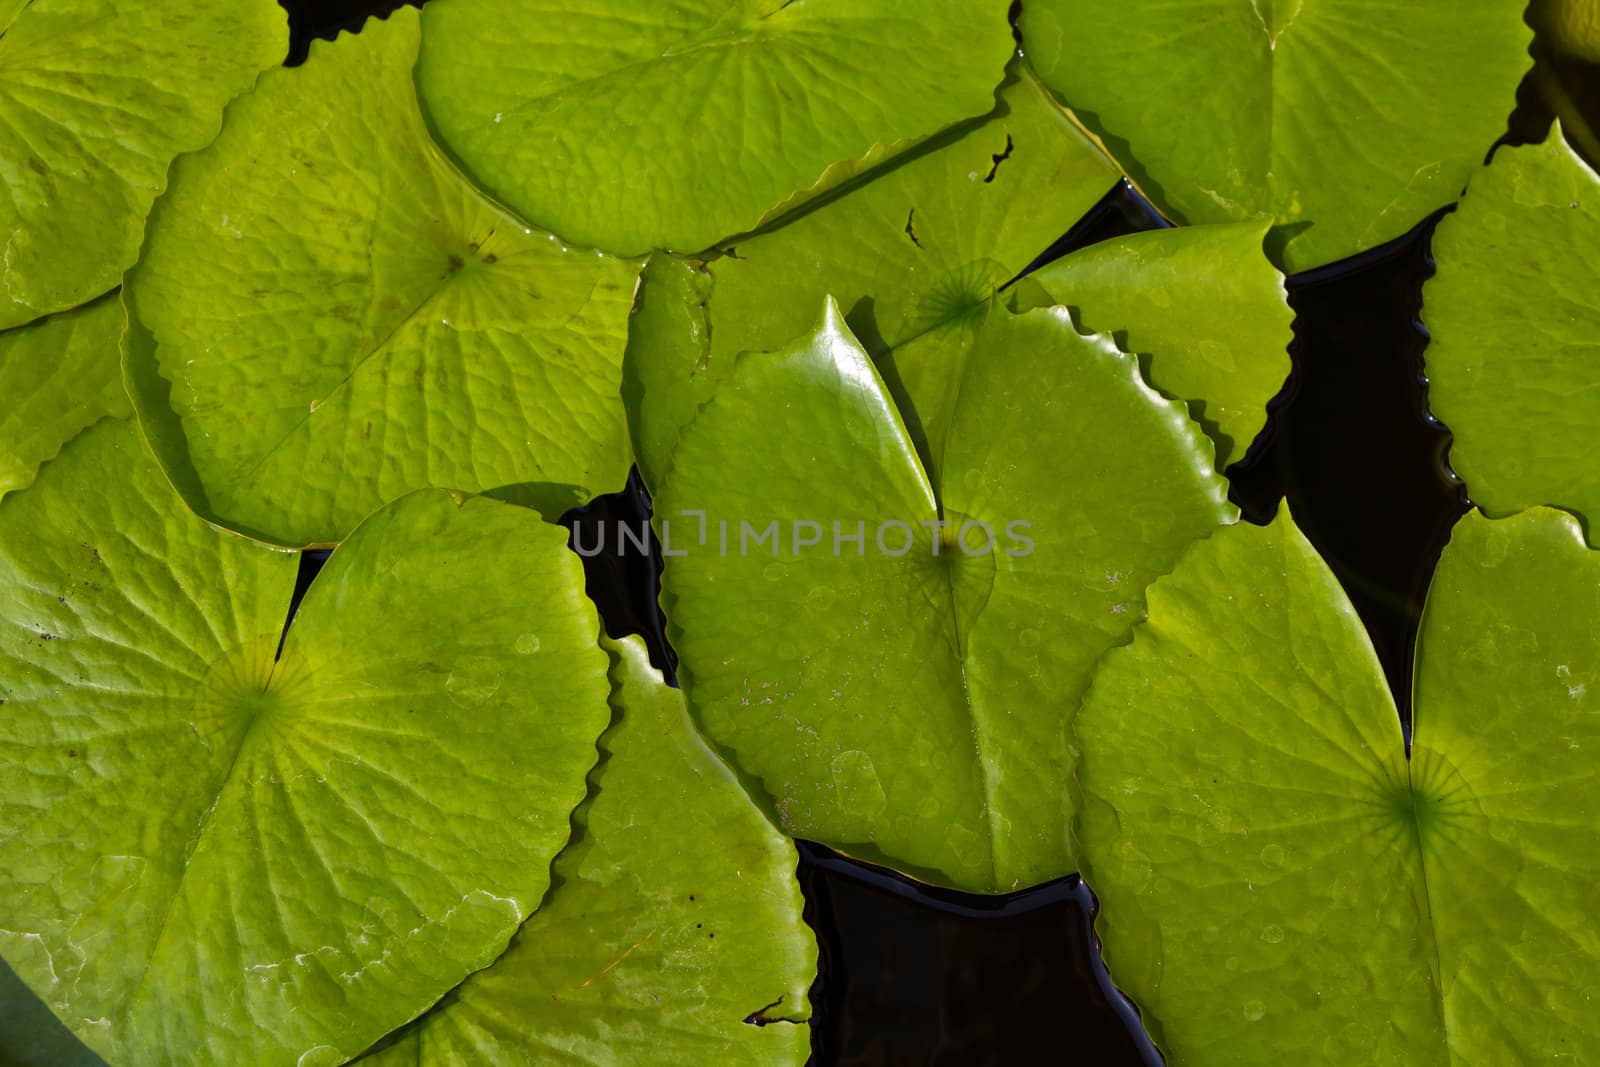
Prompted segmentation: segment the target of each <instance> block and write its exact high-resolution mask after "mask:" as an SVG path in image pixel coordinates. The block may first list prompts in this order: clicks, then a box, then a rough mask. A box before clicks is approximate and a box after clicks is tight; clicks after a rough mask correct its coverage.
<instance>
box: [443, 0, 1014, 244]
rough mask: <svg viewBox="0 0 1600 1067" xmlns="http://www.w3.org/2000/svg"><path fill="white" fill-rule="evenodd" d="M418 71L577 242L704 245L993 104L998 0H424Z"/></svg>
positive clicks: (552, 225) (522, 206)
mask: <svg viewBox="0 0 1600 1067" xmlns="http://www.w3.org/2000/svg"><path fill="white" fill-rule="evenodd" d="M423 18H424V22H425V25H426V27H427V33H426V34H425V37H424V47H423V51H422V62H421V65H420V66H419V68H418V72H417V73H418V83H419V85H420V86H421V91H422V95H423V99H424V101H425V102H426V105H427V108H428V113H429V117H430V118H431V119H432V120H433V122H434V124H435V126H436V128H437V129H438V130H439V132H440V135H441V137H442V138H443V140H444V142H445V143H446V144H447V145H449V146H450V148H451V149H452V150H453V151H454V152H455V154H456V155H457V156H458V157H459V158H460V159H461V160H463V161H464V162H465V164H466V169H467V171H468V172H469V173H471V174H472V175H473V177H474V178H476V179H478V180H479V181H481V182H483V183H484V186H485V188H487V189H489V190H490V191H491V192H493V193H494V194H495V195H496V196H498V197H500V198H501V199H502V200H504V201H505V202H506V203H507V204H510V205H511V206H512V207H514V208H516V209H517V210H518V211H520V212H522V213H523V214H524V215H525V216H527V217H528V218H529V219H531V220H533V221H534V222H535V223H536V224H538V225H540V226H546V227H548V228H549V229H551V230H553V231H554V232H556V233H558V234H560V235H561V236H562V237H563V238H565V239H566V240H569V241H576V242H578V243H580V244H586V245H593V246H595V247H597V248H604V249H607V250H609V251H613V252H619V253H623V254H628V255H637V254H641V253H645V252H649V251H651V250H652V249H656V248H669V249H676V250H678V251H680V252H698V251H700V250H702V249H705V248H708V247H710V246H711V245H712V244H713V243H714V242H716V241H719V240H722V239H724V238H726V237H728V236H730V235H732V234H736V233H740V232H743V231H746V230H750V229H753V228H754V227H755V226H757V225H758V224H759V223H761V222H762V221H764V220H765V219H767V218H770V217H772V215H773V214H774V213H775V212H776V211H778V210H780V209H782V208H787V207H792V206H794V205H795V204H796V203H798V202H800V201H801V200H803V199H804V198H805V197H806V196H808V195H812V194H815V193H817V192H820V191H822V190H823V189H826V188H828V187H830V186H832V185H835V184H837V183H838V182H839V181H841V180H843V179H845V178H847V177H850V176H852V175H853V174H855V173H857V172H858V171H859V170H860V169H861V166H862V164H856V165H845V166H840V164H851V162H852V161H857V160H863V159H865V160H867V161H868V162H871V161H876V160H879V159H882V158H885V157H886V156H888V155H890V154H892V153H893V152H894V151H897V150H899V149H902V148H904V147H906V146H907V145H908V144H909V143H910V142H914V141H916V140H919V139H921V138H924V137H927V136H929V135H931V134H934V133H937V132H938V131H939V130H942V129H944V128H945V127H947V126H950V125H952V124H954V123H956V122H959V121H961V120H962V119H968V118H972V117H974V116H977V115H982V114H984V113H986V112H987V111H989V110H990V109H991V108H992V107H993V106H994V90H995V86H996V85H997V84H998V83H999V81H1000V77H1001V72H1002V71H1003V69H1004V67H1005V64H1006V61H1007V60H1008V59H1009V58H1010V56H1011V54H1012V52H1013V50H1014V47H1015V46H1014V43H1013V41H1012V36H1011V28H1010V26H1009V25H1008V24H1007V20H1006V7H1005V5H1004V4H1003V3H995V2H993V0H945V2H942V3H939V4H932V5H910V6H908V5H906V4H905V3H903V2H901V0H806V2H804V3H795V2H793V0H738V2H736V3H732V4H730V3H728V2H727V0H693V2H685V3H676V4H671V5H662V4H657V3H649V2H641V0H585V2H584V3H581V4H573V3H570V2H565V0H562V2H552V0H434V2H433V3H430V4H429V5H428V6H427V8H426V9H425V13H424V16H423Z"/></svg>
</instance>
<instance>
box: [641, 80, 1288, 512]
mask: <svg viewBox="0 0 1600 1067" xmlns="http://www.w3.org/2000/svg"><path fill="white" fill-rule="evenodd" d="M1116 177H1117V172H1116V170H1115V169H1114V168H1113V167H1112V165H1111V164H1110V162H1109V161H1108V160H1107V159H1106V157H1105V155H1104V153H1103V152H1102V151H1101V150H1100V149H1099V148H1098V147H1097V146H1096V145H1094V144H1092V143H1091V142H1090V141H1089V140H1088V139H1087V138H1086V137H1085V135H1084V134H1083V133H1082V131H1081V129H1080V128H1079V127H1078V126H1077V125H1076V124H1075V123H1074V121H1073V120H1072V119H1071V117H1070V116H1069V115H1067V114H1066V113H1065V112H1063V111H1062V109H1061V108H1060V107H1059V106H1058V105H1056V104H1055V103H1054V102H1052V101H1051V100H1050V98H1049V96H1048V94H1047V93H1045V92H1044V90H1043V89H1042V88H1041V87H1040V86H1039V84H1038V81H1037V79H1035V78H1034V76H1033V74H1032V72H1031V71H1030V70H1029V68H1028V67H1027V65H1026V64H1023V63H1021V62H1018V63H1016V64H1014V65H1013V68H1012V70H1011V74H1010V77H1009V79H1008V80H1007V83H1006V84H1005V86H1004V87H1003V88H1002V90H1001V94H1000V106H999V108H998V109H997V110H996V112H995V114H993V115H992V116H990V117H989V118H988V119H986V120H985V121H983V122H981V123H974V124H969V125H966V126H963V127H960V128H959V129H957V130H954V131H952V132H951V133H949V134H947V135H945V136H943V137H940V138H938V139H937V140H935V141H934V142H931V143H930V144H928V145H927V146H924V148H923V149H921V150H919V151H918V152H916V153H913V154H911V155H909V156H908V157H906V158H905V159H904V160H903V161H901V162H900V163H898V164H896V165H895V166H893V167H891V168H888V169H886V170H883V171H881V172H878V173H875V174H874V175H872V176H870V178H869V180H867V181H865V182H864V183H862V184H858V185H855V186H852V187H851V188H850V189H848V190H846V191H844V192H842V193H840V194H839V195H837V196H835V197H831V198H829V199H827V200H826V201H824V202H821V203H819V204H817V205H815V206H814V207H813V208H811V209H810V210H808V211H806V212H804V213H802V214H800V215H797V216H795V217H794V218H793V219H791V220H789V221H787V222H786V223H784V224H782V225H780V226H778V227H776V228H774V229H771V230H768V231H765V232H763V233H760V234H757V235H755V236H753V237H749V238H746V239H743V240H740V241H739V242H738V243H737V245H736V246H733V247H729V248H727V249H724V250H723V254H722V255H720V256H719V257H717V258H714V259H711V260H709V261H707V262H705V263H703V264H702V263H694V264H691V263H684V262H680V261H678V260H674V259H669V258H664V257H656V258H655V259H653V260H652V261H651V264H650V266H649V267H648V268H647V270H646V272H645V285H644V288H643V291H642V292H641V294H640V298H639V302H638V307H637V310H636V313H635V315H634V319H633V323H632V327H631V330H630V334H629V339H628V367H627V385H626V395H627V396H628V398H629V401H630V412H629V415H630V420H631V425H632V429H633V435H634V444H635V448H636V449H637V451H638V453H639V463H640V467H641V469H642V470H643V472H644V474H645V477H646V479H647V480H648V481H650V482H655V481H657V480H659V477H660V475H661V474H662V472H663V471H664V470H665V467H666V464H667V457H668V456H669V455H670V453H671V450H672V447H673V444H674V443H675V442H676V440H677V436H678V432H679V429H680V428H681V427H682V425H683V423H684V422H686V421H687V420H688V419H689V418H690V417H691V416H692V415H693V413H694V411H695V409H696V408H697V407H698V406H699V405H700V404H702V403H704V402H705V400H706V399H707V398H708V397H709V396H710V395H711V394H712V392H713V391H714V390H715V388H716V385H717V383H718V382H719V381H721V380H722V379H723V378H725V377H726V376H727V375H728V373H729V372H730V369H731V368H732V366H733V363H734V360H735V357H736V356H737V354H738V353H740V352H743V351H746V350H748V349H752V348H759V347H762V346H764V345H767V344H770V343H771V339H772V338H774V337H785V336H792V335H794V334H797V333H798V332H800V331H801V330H803V329H805V327H806V325H807V323H808V322H809V320H810V319H811V317H812V316H814V315H815V309H816V305H817V304H818V303H819V302H820V301H821V300H822V298H823V297H824V296H826V295H828V294H830V293H831V294H833V295H834V297H835V298H836V299H837V300H838V302H839V304H840V306H841V307H843V308H844V309H845V311H846V317H847V319H848V320H849V322H850V325H851V327H852V329H853V330H854V331H855V332H856V334H857V336H858V337H860V338H861V341H862V344H863V345H864V346H865V347H866V349H867V351H868V352H869V353H870V354H871V355H872V356H873V358H874V360H875V361H877V363H878V366H879V369H880V370H881V371H883V372H884V373H885V376H886V377H887V378H888V379H889V384H890V386H891V389H893V390H895V391H896V392H897V394H898V395H899V398H900V399H901V400H902V401H904V402H906V403H907V404H908V405H911V406H916V407H919V408H920V407H922V406H924V404H923V403H922V398H920V397H918V396H917V395H915V394H914V393H912V394H907V393H906V392H905V390H906V389H911V388H914V386H913V384H912V382H911V379H912V378H913V377H915V378H918V379H919V381H920V380H922V379H928V380H929V381H928V386H929V387H930V388H933V389H943V388H944V387H945V386H946V385H948V382H945V381H939V380H937V379H939V376H940V374H941V369H942V373H943V375H944V376H946V377H948V376H952V375H958V374H959V372H960V368H961V366H963V365H964V363H965V358H966V357H965V355H964V354H963V353H962V352H961V351H960V348H961V344H962V338H963V336H965V335H963V334H961V333H960V332H959V331H957V332H953V333H945V332H944V331H942V327H945V326H948V325H950V324H951V323H952V322H956V321H958V320H961V319H963V318H971V317H972V316H973V315H980V316H981V314H982V313H983V309H984V307H985V306H986V304H987V302H988V301H989V300H990V298H991V297H992V296H993V295H994V293H995V292H996V290H997V289H998V288H1000V287H1002V286H1004V285H1005V284H1006V283H1007V282H1009V281H1011V280H1012V279H1013V278H1015V277H1016V276H1017V275H1018V274H1020V273H1021V272H1022V271H1023V270H1024V269H1026V268H1027V267H1028V265H1029V264H1030V263H1031V262H1032V261H1033V260H1034V259H1035V258H1036V257H1037V256H1038V255H1039V254H1040V253H1041V252H1043V251H1044V250H1045V248H1046V246H1047V245H1048V244H1049V243H1050V241H1051V240H1053V238H1054V237H1056V236H1059V235H1061V234H1063V233H1066V232H1067V231H1068V230H1069V229H1070V228H1071V227H1072V226H1073V225H1074V224H1075V223H1076V222H1078V221H1079V219H1080V218H1081V217H1082V216H1083V215H1084V213H1085V212H1087V211H1088V210H1089V209H1090V208H1091V207H1092V206H1093V205H1094V204H1095V203H1096V202H1097V201H1099V200H1100V199H1101V197H1102V196H1103V195H1104V194H1105V193H1106V192H1107V191H1108V190H1109V189H1110V188H1111V187H1112V185H1113V183H1114V182H1115V180H1116ZM1262 229H1263V226H1262V225H1260V224H1241V225H1238V226H1230V227H1205V228H1197V229H1195V230H1194V231H1192V232H1191V231H1189V230H1183V231H1178V232H1175V233H1171V234H1162V235H1154V236H1149V237H1143V238H1133V239H1130V240H1127V241H1122V242H1116V243H1114V244H1110V245H1107V246H1105V248H1104V249H1100V250H1096V249H1091V250H1086V251H1084V252H1080V253H1078V254H1076V255H1074V256H1070V257H1068V258H1067V259H1066V260H1063V261H1059V262H1058V263H1057V264H1056V265H1054V266H1052V267H1050V268H1047V270H1046V271H1045V272H1044V273H1043V274H1041V275H1038V276H1037V277H1038V278H1039V279H1040V280H1041V281H1045V280H1046V279H1048V281H1047V284H1046V286H1045V288H1044V289H1041V288H1040V287H1039V286H1038V285H1034V284H1031V283H1025V286H1024V288H1025V290H1026V293H1025V296H1026V299H1025V300H1024V303H1025V304H1039V303H1051V302H1054V300H1060V301H1061V302H1063V303H1067V304H1073V305H1075V307H1076V308H1077V310H1079V312H1080V314H1081V313H1082V312H1083V311H1084V310H1085V309H1086V308H1087V309H1089V310H1092V312H1093V318H1094V321H1093V323H1092V327H1093V328H1094V329H1096V330H1103V331H1108V332H1110V331H1119V333H1125V331H1127V329H1128V328H1129V327H1130V326H1134V327H1135V329H1134V332H1133V334H1132V335H1131V337H1132V341H1133V342H1134V343H1136V344H1138V345H1139V346H1141V347H1139V348H1138V351H1140V352H1141V353H1152V352H1153V353H1158V354H1157V355H1156V356H1155V357H1154V358H1147V359H1146V363H1147V365H1148V366H1149V368H1150V370H1151V372H1152V375H1153V377H1152V381H1153V382H1154V383H1155V384H1156V385H1157V386H1158V387H1160V388H1162V389H1163V390H1165V391H1168V392H1169V393H1171V394H1172V395H1175V396H1180V397H1183V398H1184V399H1187V400H1189V401H1190V403H1191V405H1192V407H1193V408H1194V410H1195V411H1196V413H1197V414H1200V415H1201V417H1202V419H1203V421H1204V422H1205V423H1206V425H1207V428H1208V429H1212V430H1214V431H1215V434H1216V436H1217V439H1218V441H1219V445H1221V446H1222V447H1223V448H1224V449H1225V451H1224V452H1222V454H1220V455H1219V466H1220V465H1223V464H1225V463H1226V462H1227V461H1228V460H1229V459H1231V458H1236V457H1235V455H1234V454H1235V453H1236V452H1242V450H1243V448H1244V446H1245V445H1248V443H1249V441H1250V439H1251V438H1253V437H1254V435H1255V433H1256V432H1257V431H1258V430H1259V429H1260V427H1261V425H1262V424H1263V423H1264V421H1265V418H1266V410H1265V409H1266V402H1267V400H1268V399H1269V398H1270V397H1271V396H1272V395H1273V394H1274V393H1275V392H1276V391H1277V390H1278V388H1279V386H1280V385H1281V384H1282V381H1283V378H1284V375H1285V373H1286V372H1287V356H1286V352H1285V347H1286V346H1287V344H1288V341H1289V321H1290V314H1289V311H1288V308H1287V305H1286V304H1285V302H1284V296H1283V283H1282V279H1281V277H1280V276H1279V275H1278V273H1277V271H1276V270H1275V269H1274V268H1273V267H1272V266H1271V264H1270V263H1269V262H1267V260H1266V259H1265V258H1264V257H1263V256H1262V253H1261V233H1262ZM1119 287H1126V289H1125V290H1122V289H1119ZM1046 289H1047V290H1048V292H1046ZM1112 293H1120V295H1117V296H1112V295H1111V294H1112ZM1152 320H1154V321H1152ZM941 333H944V336H942V337H941V338H940V340H938V341H937V342H933V341H926V340H921V339H924V338H928V337H929V335H931V334H941ZM902 348H912V349H917V350H918V351H909V352H901V351H899V350H900V349H902ZM934 348H937V349H939V351H938V352H937V353H935V352H933V351H930V350H931V349H934ZM951 348H953V349H954V350H953V351H945V349H951ZM913 362H916V363H920V364H922V366H920V367H919V368H918V369H917V370H916V371H915V372H913V371H911V370H909V369H907V370H906V372H905V374H904V375H902V374H901V373H900V370H899V366H900V365H901V364H906V365H909V364H910V363H913ZM1202 413H1203V414H1202ZM912 429H913V433H914V435H915V434H916V433H917V432H918V428H917V427H916V426H913V427H912ZM1236 440H1237V441H1238V442H1239V443H1238V444H1235V441H1236ZM919 443H920V442H919Z"/></svg>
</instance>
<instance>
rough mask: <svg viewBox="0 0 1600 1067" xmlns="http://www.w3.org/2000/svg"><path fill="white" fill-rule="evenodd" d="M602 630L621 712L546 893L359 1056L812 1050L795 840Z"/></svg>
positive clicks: (438, 1060)
mask: <svg viewBox="0 0 1600 1067" xmlns="http://www.w3.org/2000/svg"><path fill="white" fill-rule="evenodd" d="M603 643H604V644H605V645H606V647H607V649H608V650H609V651H610V653H611V658H612V667H611V678H612V705H613V707H614V709H615V713H616V718H615V720H614V722H613V724H612V727H611V729H610V731H609V732H608V733H606V734H605V736H604V737H602V738H601V742H600V747H601V749H602V751H603V753H604V759H603V762H602V763H601V764H600V766H599V767H598V768H597V769H596V770H595V772H594V774H593V775H592V777H591V782H592V786H593V789H592V791H591V793H590V797H589V801H588V802H587V803H586V804H585V805H584V806H583V807H582V808H580V809H579V811H578V814H577V815H576V816H575V818H574V824H575V826H576V837H575V838H574V841H573V843H572V844H571V845H570V846H568V848H567V849H566V851H564V852H562V854H561V855H560V857H559V858H557V860H556V864H555V872H554V888H553V889H552V891H551V894H550V897H549V899H548V900H547V901H546V902H545V903H544V905H543V906H541V907H540V909H539V910H538V911H537V912H536V913H535V914H534V915H533V917H532V918H531V919H529V920H528V922H527V923H526V924H525V925H524V926H523V928H522V931H521V932H520V933H519V934H518V935H517V937H516V938H515V940H513V941H512V943H511V947H510V948H509V949H507V950H506V954H505V955H504V956H502V957H501V958H500V959H499V960H498V961H497V962H496V963H495V964H494V966H492V967H490V968H489V969H488V970H486V971H482V972H480V973H479V974H476V975H474V976H473V977H472V978H470V979H468V980H467V982H466V983H465V984H464V985H463V986H462V987H461V988H460V989H459V990H458V991H457V992H456V993H455V994H454V995H452V996H451V997H450V998H449V999H448V1000H447V1001H446V1002H445V1003H444V1004H443V1005H441V1006H440V1007H439V1008H437V1009H435V1010H434V1011H433V1012H432V1013H430V1014H428V1015H426V1016H424V1017H423V1018H422V1019H420V1020H418V1022H417V1023H416V1024H414V1025H413V1026H412V1027H410V1028H409V1029H408V1030H407V1031H406V1032H405V1034H403V1035H402V1036H401V1037H400V1039H399V1040H397V1041H396V1042H395V1043H394V1044H392V1045H390V1046H388V1047H386V1048H385V1049H384V1050H383V1051H382V1052H379V1053H378V1054H376V1055H374V1056H372V1057H369V1058H368V1059H367V1060H365V1061H363V1062H364V1063H367V1064H369V1065H370V1067H408V1065H409V1067H445V1065H451V1067H456V1065H459V1067H475V1065H478V1064H496V1065H503V1067H512V1065H517V1064H528V1065H531V1064H537V1063H547V1062H551V1061H553V1060H563V1061H571V1062H583V1063H610V1062H617V1063H651V1064H683V1065H685V1067H700V1065H701V1064H708V1063H716V1064H735V1063H750V1064H762V1065H766V1064H781V1063H795V1064H799V1063H804V1062H805V1061H806V1057H807V1055H808V1053H809V1051H810V1030H809V1028H807V1027H806V1026H805V1025H803V1024H804V1020H805V1019H806V1017H807V1015H808V1013H809V1009H808V1006H807V1002H806V992H807V988H808V986H809V985H810V983H811V979H812V977H813V975H814V972H815V969H816V946H815V944H814V943H813V941H812V938H811V933H810V931H809V930H808V929H807V928H806V925H805V923H804V922H803V920H802V919H801V916H800V912H801V907H802V902H801V899H800V890H799V886H798V885H797V883H796V882H795V876H794V872H795V864H796V863H797V862H798V857H797V856H796V855H795V851H794V846H793V845H792V844H790V843H789V841H788V840H787V839H786V838H784V837H783V836H782V835H781V834H779V833H778V832H777V831H776V830H775V829H773V827H772V824H771V823H769V822H768V821H767V820H766V818H765V817H764V816H762V815H761V813H760V812H758V811H757V810H756V809H755V808H754V807H753V806H752V805H751V803H750V800H749V798H748V797H747V796H746V795H745V793H744V791H743V790H742V789H741V788H740V786H739V784H738V782H737V781H735V780H734V778H733V776H732V775H731V774H730V773H729V771H728V769H727V767H726V766H725V765H724V764H723V763H722V762H721V761H720V760H718V759H717V757H716V756H714V755H712V753H711V752H710V751H709V750H708V749H707V748H706V747H705V743H704V742H703V741H701V740H700V738H699V736H698V735H697V734H696V733H695V729H694V725H693V724H692V723H691V722H690V720H689V714H688V711H687V709H686V708H685V707H684V702H683V696H682V694H681V693H680V692H679V691H678V690H676V689H672V688H670V687H668V686H667V685H666V684H665V683H664V682H662V680H661V675H660V674H659V673H657V672H656V671H655V670H654V669H652V668H651V666H650V663H649V659H648V657H647V655H646V653H645V649H644V645H643V644H642V643H641V642H640V641H639V639H638V638H632V639H630V640H627V641H622V642H617V643H612V642H609V641H608V642H603ZM795 1023H800V1024H801V1025H793V1024H795ZM784 1024H787V1025H784Z"/></svg>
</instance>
